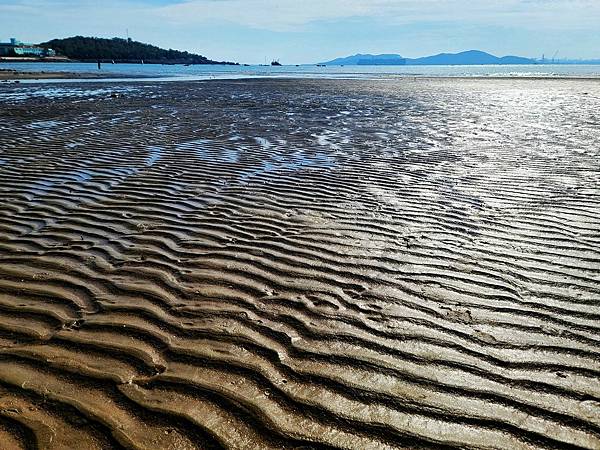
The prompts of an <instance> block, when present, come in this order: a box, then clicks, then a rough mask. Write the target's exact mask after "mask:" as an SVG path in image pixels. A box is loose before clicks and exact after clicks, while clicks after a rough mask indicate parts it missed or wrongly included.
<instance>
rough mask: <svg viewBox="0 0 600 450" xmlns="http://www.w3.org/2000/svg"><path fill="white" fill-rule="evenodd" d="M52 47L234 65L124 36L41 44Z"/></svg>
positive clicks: (81, 56) (74, 54)
mask: <svg viewBox="0 0 600 450" xmlns="http://www.w3.org/2000/svg"><path fill="white" fill-rule="evenodd" d="M40 45H41V46H42V47H46V48H52V49H54V50H56V52H57V53H58V54H59V55H62V56H66V57H68V58H70V59H77V60H83V61H86V60H87V61H96V60H115V61H117V62H124V61H140V60H144V61H146V62H154V63H186V64H232V63H227V62H217V61H211V60H209V59H208V58H206V57H204V56H202V55H196V54H193V53H189V52H182V51H179V50H173V49H169V50H165V49H162V48H159V47H156V46H154V45H150V44H144V43H142V42H137V41H132V40H131V39H122V38H112V39H104V38H95V37H83V36H75V37H70V38H66V39H53V40H51V41H48V42H44V43H43V44H40Z"/></svg>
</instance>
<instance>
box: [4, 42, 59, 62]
mask: <svg viewBox="0 0 600 450" xmlns="http://www.w3.org/2000/svg"><path fill="white" fill-rule="evenodd" d="M0 56H33V57H37V58H43V57H47V56H50V57H52V56H56V52H55V51H54V50H52V49H51V48H43V47H38V46H37V45H34V44H26V43H24V42H21V41H18V40H17V39H16V38H10V42H0Z"/></svg>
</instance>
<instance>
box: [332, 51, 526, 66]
mask: <svg viewBox="0 0 600 450" xmlns="http://www.w3.org/2000/svg"><path fill="white" fill-rule="evenodd" d="M536 63H537V61H536V60H534V59H530V58H523V57H520V56H502V57H498V56H494V55H491V54H489V53H486V52H482V51H479V50H469V51H466V52H461V53H440V54H438V55H433V56H425V57H423V58H414V59H413V58H403V57H402V56H400V55H394V54H387V55H368V54H367V55H361V54H358V55H354V56H348V57H347V58H337V59H334V60H332V61H329V62H324V63H321V64H325V65H330V66H341V65H345V66H361V65H380V66H398V65H406V66H426V65H427V66H441V65H444V66H445V65H457V66H459V65H487V64H536Z"/></svg>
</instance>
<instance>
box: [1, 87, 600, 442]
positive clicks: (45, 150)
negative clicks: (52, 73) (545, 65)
mask: <svg viewBox="0 0 600 450" xmlns="http://www.w3.org/2000/svg"><path fill="white" fill-rule="evenodd" d="M117 94H118V95H117ZM598 111H600V83H598V82H597V81H584V80H582V81H574V80H571V81H562V80H546V81H541V80H535V81H533V80H518V81H517V80H488V81H484V80H459V79H457V80H397V81H392V80H390V81H377V82H372V81H326V80H320V81H309V80H304V81H299V80H279V81H274V80H253V81H219V82H214V81H213V82H181V83H128V84H127V86H122V85H116V84H94V83H92V84H89V83H87V84H86V85H85V86H72V85H53V86H51V87H48V86H39V85H38V86H26V87H25V86H9V87H7V88H6V89H4V90H2V91H0V119H1V120H0V442H2V443H3V448H4V449H12V448H31V447H35V446H36V445H37V446H38V447H39V448H43V449H65V448H69V449H72V448H85V449H108V448H136V449H137V448H147V449H193V448H260V449H264V448H278V449H280V448H354V449H383V448H434V449H440V448H450V447H452V448H456V447H460V448H504V449H531V448H600V382H599V379H600V378H599V375H600V322H599V321H598V319H599V318H600V303H599V302H598V299H599V298H600V164H599V161H600V145H599V143H600V126H599V125H600V115H599V113H598Z"/></svg>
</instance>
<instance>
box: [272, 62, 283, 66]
mask: <svg viewBox="0 0 600 450" xmlns="http://www.w3.org/2000/svg"><path fill="white" fill-rule="evenodd" d="M271 65H272V66H281V63H280V62H279V61H271Z"/></svg>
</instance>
